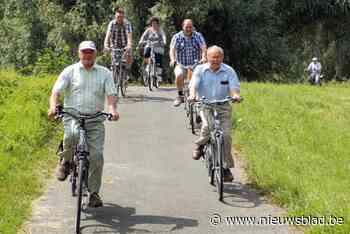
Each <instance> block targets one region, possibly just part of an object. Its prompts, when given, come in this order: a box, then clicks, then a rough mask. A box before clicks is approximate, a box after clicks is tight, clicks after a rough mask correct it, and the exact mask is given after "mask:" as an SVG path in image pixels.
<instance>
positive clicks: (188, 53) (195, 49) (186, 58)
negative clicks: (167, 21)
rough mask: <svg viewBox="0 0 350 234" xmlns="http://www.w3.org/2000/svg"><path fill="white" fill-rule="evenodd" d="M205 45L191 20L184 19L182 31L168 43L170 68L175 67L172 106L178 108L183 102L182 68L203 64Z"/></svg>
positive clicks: (184, 75)
mask: <svg viewBox="0 0 350 234" xmlns="http://www.w3.org/2000/svg"><path fill="white" fill-rule="evenodd" d="M206 50H207V45H206V44H205V41H204V38H203V36H202V34H201V33H199V32H196V31H194V30H193V23H192V20H191V19H185V20H184V21H183V23H182V31H180V32H178V33H176V34H175V35H174V36H173V38H172V39H171V42H170V52H169V56H170V66H174V65H175V63H176V67H175V69H174V73H175V83H176V87H177V90H178V97H177V98H176V99H175V101H174V106H179V105H180V104H181V103H183V102H184V94H183V86H184V79H185V78H186V76H187V70H186V69H185V68H184V66H193V65H194V64H195V63H196V62H199V63H205V62H206V61H207V58H206Z"/></svg>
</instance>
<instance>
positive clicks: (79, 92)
mask: <svg viewBox="0 0 350 234" xmlns="http://www.w3.org/2000/svg"><path fill="white" fill-rule="evenodd" d="M79 58H80V61H79V62H78V63H75V64H73V65H70V66H68V67H66V68H65V69H64V70H63V71H62V73H61V74H60V75H59V77H58V79H57V81H56V83H55V85H54V87H53V89H52V93H51V97H50V108H49V111H48V117H49V118H50V119H53V118H54V116H55V114H56V106H57V105H58V103H59V97H60V96H62V95H64V108H69V109H72V111H73V109H74V111H78V112H80V113H84V114H95V113H96V112H98V111H103V109H104V106H105V99H106V97H107V102H108V111H109V112H110V113H111V114H112V120H118V118H119V114H118V112H117V110H116V97H115V95H116V94H117V91H116V88H115V85H114V83H113V79H112V75H111V72H110V71H109V70H108V69H107V68H105V67H102V66H100V65H97V64H95V59H96V46H95V43H94V42H92V41H83V42H82V43H80V45H79ZM103 120H104V119H94V120H89V121H86V123H85V127H86V131H87V144H88V148H89V153H90V154H89V162H90V165H89V178H88V184H89V192H90V201H89V206H91V207H99V206H102V205H103V203H102V200H101V198H100V196H99V190H100V187H101V180H102V169H103V146H104V139H105V129H104V125H103ZM63 123H64V137H63V151H61V152H60V153H59V156H60V158H61V160H60V163H59V165H58V167H57V169H56V177H57V179H58V180H60V181H63V180H65V179H66V178H67V175H68V173H69V162H70V160H71V159H72V155H73V150H74V147H75V145H76V144H77V139H78V137H79V135H78V134H77V133H78V123H77V121H76V120H74V119H73V118H72V117H68V116H65V117H64V119H63Z"/></svg>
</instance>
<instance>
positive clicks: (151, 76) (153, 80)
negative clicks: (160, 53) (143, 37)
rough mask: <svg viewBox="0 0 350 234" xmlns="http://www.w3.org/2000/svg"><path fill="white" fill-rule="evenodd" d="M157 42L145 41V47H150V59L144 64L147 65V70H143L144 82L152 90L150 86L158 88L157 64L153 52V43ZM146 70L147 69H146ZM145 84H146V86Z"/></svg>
mask: <svg viewBox="0 0 350 234" xmlns="http://www.w3.org/2000/svg"><path fill="white" fill-rule="evenodd" d="M157 43H158V42H147V47H149V48H150V50H151V51H150V59H149V64H147V65H146V66H145V68H146V67H148V72H145V74H146V77H145V78H146V80H145V79H144V83H146V84H147V85H148V88H149V90H150V91H152V86H154V87H156V88H158V87H159V84H158V78H157V70H156V69H157V65H156V55H155V53H154V45H155V44H157ZM146 70H147V69H146ZM147 85H146V86H147Z"/></svg>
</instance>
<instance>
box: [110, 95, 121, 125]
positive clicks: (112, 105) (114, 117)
mask: <svg viewBox="0 0 350 234" xmlns="http://www.w3.org/2000/svg"><path fill="white" fill-rule="evenodd" d="M107 105H108V111H109V113H111V114H112V120H114V121H117V120H118V119H119V113H118V112H117V98H116V96H114V95H109V96H107Z"/></svg>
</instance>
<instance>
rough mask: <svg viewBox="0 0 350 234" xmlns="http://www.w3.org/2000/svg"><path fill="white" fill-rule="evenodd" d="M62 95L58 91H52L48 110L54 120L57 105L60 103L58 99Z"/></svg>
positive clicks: (49, 115) (48, 114)
mask: <svg viewBox="0 0 350 234" xmlns="http://www.w3.org/2000/svg"><path fill="white" fill-rule="evenodd" d="M59 97H60V94H59V93H58V92H55V91H52V93H51V96H50V100H49V102H50V107H49V110H48V112H47V116H48V117H49V119H50V120H53V119H54V117H55V115H56V106H57V105H58V99H59Z"/></svg>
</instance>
